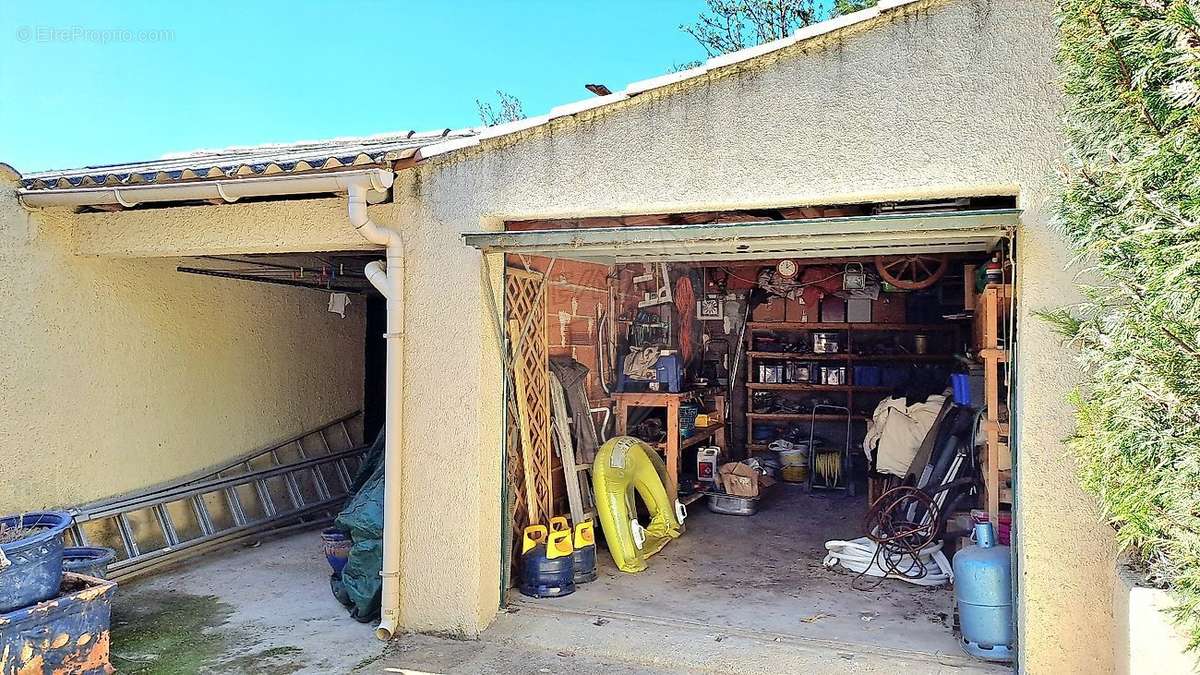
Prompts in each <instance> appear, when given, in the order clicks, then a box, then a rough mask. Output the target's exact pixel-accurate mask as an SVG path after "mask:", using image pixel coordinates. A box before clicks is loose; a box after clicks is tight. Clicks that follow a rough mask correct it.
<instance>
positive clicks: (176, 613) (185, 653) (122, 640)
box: [111, 591, 233, 675]
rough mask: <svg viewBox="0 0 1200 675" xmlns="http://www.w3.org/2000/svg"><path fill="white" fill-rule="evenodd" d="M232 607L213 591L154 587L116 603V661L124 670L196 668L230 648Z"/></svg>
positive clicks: (165, 674)
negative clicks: (200, 592) (227, 628)
mask: <svg viewBox="0 0 1200 675" xmlns="http://www.w3.org/2000/svg"><path fill="white" fill-rule="evenodd" d="M232 614H233V608H232V607H230V606H229V605H227V604H225V603H223V602H220V601H219V600H217V599H216V598H215V597H213V596H201V595H189V594H186V593H171V592H163V591H151V592H144V593H137V594H136V595H131V596H129V597H125V598H121V597H120V596H118V598H117V601H116V602H114V603H113V616H112V630H111V638H112V647H111V650H112V660H113V665H114V666H116V668H117V669H118V670H119V671H121V672H124V673H154V674H155V675H159V674H161V675H169V674H174V673H180V674H182V673H196V672H200V670H201V669H202V668H203V667H204V666H205V665H206V664H207V663H209V662H210V661H212V660H214V659H216V658H217V657H219V656H220V655H221V654H222V653H223V652H224V651H225V649H226V647H227V644H228V641H229V639H230V637H231V636H229V635H228V634H226V633H223V632H222V631H220V630H214V629H217V628H219V627H220V626H222V625H224V624H225V623H226V622H227V621H228V620H229V617H230V616H231V615H232Z"/></svg>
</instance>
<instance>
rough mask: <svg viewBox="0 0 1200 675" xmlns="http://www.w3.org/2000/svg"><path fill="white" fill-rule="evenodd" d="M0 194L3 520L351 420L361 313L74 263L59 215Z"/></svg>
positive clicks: (169, 272) (171, 273)
mask: <svg viewBox="0 0 1200 675" xmlns="http://www.w3.org/2000/svg"><path fill="white" fill-rule="evenodd" d="M0 187H2V189H0V289H2V290H0V315H2V316H3V321H2V323H0V359H2V362H3V364H4V365H3V368H0V410H2V411H3V414H0V453H2V459H0V464H2V465H3V466H4V469H3V470H0V512H4V513H7V512H12V511H19V510H29V509H35V508H42V507H51V506H62V505H70V504H76V503H80V502H84V501H87V500H92V499H97V498H102V497H106V496H110V495H115V494H119V493H123V492H127V491H130V490H134V489H137V488H142V487H146V486H148V485H151V484H155V483H159V482H162V481H165V480H169V479H172V478H175V477H178V476H182V475H185V474H188V473H191V472H193V471H196V470H199V469H201V468H204V467H207V466H209V465H212V464H214V463H216V462H218V461H220V460H223V459H227V458H229V457H231V456H234V455H237V454H240V453H242V452H246V451H249V450H252V449H255V448H257V447H259V446H262V445H264V444H266V443H268V442H270V441H272V440H275V439H282V438H285V437H287V436H290V435H293V434H295V433H297V432H299V431H302V430H304V429H306V428H310V427H312V426H315V425H317V424H320V423H322V422H325V421H328V420H329V419H331V418H333V417H336V416H338V415H340V414H342V413H345V412H350V411H353V410H356V409H358V408H360V407H361V405H362V394H363V375H362V373H363V324H364V306H363V305H362V304H361V303H359V304H352V305H351V306H350V309H349V313H348V314H347V316H346V318H345V319H341V318H339V317H338V316H337V315H335V314H330V313H329V312H328V311H327V310H326V302H327V296H326V295H325V294H323V293H320V292H317V291H310V290H305V289H294V288H286V287H282V286H268V285H266V284H252V283H246V282H238V281H231V280H223V279H215V278H210V277H199V276H194V275H187V274H181V273H179V272H176V271H175V266H176V265H177V264H178V260H177V259H172V258H154V259H113V258H97V257H85V256H78V255H75V254H74V253H73V251H74V250H75V249H76V244H75V235H76V234H78V229H77V227H76V225H75V223H74V222H73V220H72V219H71V218H70V217H69V216H68V215H67V214H65V213H57V214H56V213H54V212H42V213H30V212H28V211H26V210H24V209H23V208H21V207H20V206H19V205H18V204H17V202H16V200H15V197H14V193H13V188H14V187H15V186H14V184H13V183H11V182H7V181H6V182H5V183H4V184H3V186H0ZM161 216H162V214H161V213H159V214H156V217H161Z"/></svg>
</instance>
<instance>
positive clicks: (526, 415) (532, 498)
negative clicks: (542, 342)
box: [508, 319, 549, 523]
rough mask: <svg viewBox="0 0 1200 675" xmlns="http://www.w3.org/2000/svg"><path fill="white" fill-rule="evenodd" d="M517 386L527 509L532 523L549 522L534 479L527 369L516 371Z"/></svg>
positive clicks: (515, 324) (514, 328)
mask: <svg viewBox="0 0 1200 675" xmlns="http://www.w3.org/2000/svg"><path fill="white" fill-rule="evenodd" d="M508 328H509V331H510V332H511V333H512V334H513V335H518V334H520V332H521V322H519V321H517V320H515V319H514V320H512V321H509V322H508ZM514 371H515V372H514V375H515V376H516V384H517V410H518V411H519V413H520V415H521V424H520V427H521V468H522V469H523V472H524V478H525V507H526V509H527V510H528V513H529V522H530V523H544V522H548V519H549V517H548V516H547V517H546V518H543V515H545V514H543V513H542V508H541V500H539V499H538V492H537V482H536V480H535V479H534V474H535V473H537V467H536V466H535V462H534V457H533V455H534V453H535V452H536V451H535V449H534V445H533V443H534V441H533V435H532V434H531V433H530V429H529V426H530V424H531V421H530V405H529V399H528V397H526V396H525V395H524V393H523V392H524V391H525V390H526V389H527V388H528V387H529V382H528V379H529V375H528V371H527V369H526V368H523V367H521V366H520V365H518V366H517V367H516V368H515V369H514Z"/></svg>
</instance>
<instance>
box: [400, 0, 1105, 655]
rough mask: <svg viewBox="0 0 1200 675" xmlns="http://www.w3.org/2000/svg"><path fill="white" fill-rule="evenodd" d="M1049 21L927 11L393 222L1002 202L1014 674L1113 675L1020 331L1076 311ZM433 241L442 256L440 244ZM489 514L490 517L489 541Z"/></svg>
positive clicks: (1059, 357) (780, 63)
mask: <svg viewBox="0 0 1200 675" xmlns="http://www.w3.org/2000/svg"><path fill="white" fill-rule="evenodd" d="M1051 6H1052V3H1051V2H1050V1H1049V0H1036V1H1021V2H1016V1H1003V2H1001V1H986V0H953V1H951V2H947V3H929V4H927V5H924V6H922V7H918V8H916V9H915V10H913V11H910V12H907V13H906V14H905V15H904V17H903V18H898V19H892V20H888V21H885V22H883V24H882V25H878V26H875V27H873V28H872V29H871V30H869V31H865V32H860V33H857V34H855V35H852V36H849V37H846V38H845V39H839V40H835V41H832V42H830V43H828V44H826V45H825V47H824V48H819V47H814V46H812V45H808V46H801V47H798V48H796V49H792V50H790V51H789V52H786V53H784V54H783V55H781V56H780V57H779V58H777V59H774V60H772V59H765V60H760V61H758V62H754V63H752V64H749V65H747V66H746V67H744V68H742V69H736V68H735V69H734V71H735V72H734V73H733V74H727V73H719V74H718V75H717V76H714V77H712V78H711V81H709V82H707V83H702V84H700V85H687V86H684V87H683V88H681V90H679V91H672V92H666V93H658V92H655V93H649V94H645V95H642V96H639V97H637V98H635V99H633V100H631V101H629V102H627V103H623V104H619V105H617V106H615V109H611V108H610V109H602V110H600V111H599V112H598V113H596V114H591V113H585V114H583V115H581V116H579V117H578V118H575V119H567V120H563V121H561V122H556V123H554V124H552V125H551V126H550V127H549V128H548V129H541V130H537V131H534V132H532V133H529V134H526V135H525V136H524V137H522V138H519V139H517V140H515V141H510V140H506V139H501V140H499V141H494V142H490V143H488V142H485V144H484V145H483V146H482V147H481V148H479V149H477V150H468V151H464V152H462V153H460V154H459V155H457V156H452V157H451V158H449V159H448V160H445V161H441V162H435V163H432V164H430V165H425V166H422V167H419V168H418V169H417V170H416V171H411V172H404V173H402V174H401V175H400V176H399V178H398V179H397V186H396V188H395V198H396V200H397V210H396V217H397V218H398V219H399V220H398V221H397V222H401V223H404V225H405V227H406V229H407V231H409V232H412V233H416V232H421V231H425V230H431V231H438V232H458V231H462V230H471V229H480V228H484V227H494V226H495V224H496V223H497V222H499V221H500V220H502V219H504V218H529V217H539V216H572V215H592V214H623V213H636V212H661V211H690V210H705V209H719V208H727V207H746V206H760V205H771V204H774V205H793V204H805V203H812V204H828V203H838V202H842V201H854V200H865V199H871V200H878V199H889V198H896V199H900V198H915V197H922V196H941V195H946V196H960V195H970V194H996V193H1005V194H1017V195H1018V196H1019V203H1020V206H1021V208H1023V209H1025V214H1024V217H1023V227H1022V229H1021V232H1020V237H1021V241H1020V247H1019V251H1018V253H1019V256H1020V264H1021V270H1020V273H1019V276H1018V279H1017V285H1018V293H1019V296H1020V300H1021V305H1020V321H1021V345H1020V353H1019V362H1020V382H1019V386H1020V390H1021V393H1020V399H1019V404H1018V406H1017V410H1016V414H1017V415H1018V419H1019V420H1020V422H1019V424H1020V427H1019V433H1020V439H1019V442H1018V447H1019V453H1020V456H1019V462H1020V466H1021V469H1022V471H1021V473H1020V476H1019V479H1018V480H1019V482H1018V486H1017V493H1018V499H1019V502H1020V504H1019V509H1018V516H1017V520H1018V531H1019V533H1020V534H1019V536H1020V537H1021V543H1022V547H1023V548H1022V550H1021V555H1020V556H1019V560H1018V561H1017V562H1018V565H1019V570H1020V572H1019V574H1020V580H1019V581H1020V584H1021V591H1022V602H1021V607H1020V640H1021V648H1022V653H1023V656H1024V661H1023V668H1024V670H1025V671H1027V672H1032V673H1104V672H1108V671H1109V670H1111V668H1112V663H1111V658H1110V656H1109V655H1108V654H1107V653H1106V650H1104V649H1096V647H1095V646H1096V645H1097V644H1107V643H1108V642H1109V640H1110V637H1111V635H1112V608H1111V598H1110V596H1109V594H1107V593H1104V592H1103V591H1099V592H1096V591H1094V590H1093V591H1089V590H1088V589H1089V588H1090V589H1103V588H1107V587H1108V586H1107V584H1108V581H1109V580H1110V579H1111V575H1112V566H1111V560H1112V556H1113V543H1112V537H1111V535H1110V532H1109V531H1108V529H1107V528H1106V527H1104V526H1103V525H1101V523H1100V518H1099V515H1098V514H1097V512H1096V509H1095V508H1094V507H1093V504H1092V501H1091V500H1090V499H1089V498H1088V497H1086V496H1085V495H1084V494H1083V493H1082V491H1081V490H1080V488H1079V487H1078V485H1077V482H1076V480H1075V475H1076V468H1075V465H1074V463H1073V462H1072V460H1071V459H1070V458H1069V456H1068V454H1067V452H1066V450H1065V448H1064V446H1063V445H1062V443H1061V442H1060V439H1062V438H1064V437H1065V436H1067V435H1068V433H1069V431H1070V429H1071V413H1070V409H1069V406H1068V405H1067V403H1066V402H1065V400H1064V399H1065V396H1066V393H1067V392H1068V390H1069V389H1070V387H1071V386H1072V383H1073V382H1074V378H1075V375H1074V374H1073V373H1072V372H1071V369H1070V368H1064V367H1063V366H1064V363H1066V362H1067V360H1068V357H1067V355H1066V353H1065V351H1064V349H1063V348H1062V347H1061V346H1060V344H1059V340H1058V339H1057V337H1056V336H1055V335H1053V334H1052V333H1051V331H1050V330H1049V329H1048V328H1047V327H1046V326H1044V325H1043V324H1041V323H1039V321H1038V320H1037V319H1035V318H1033V317H1032V313H1033V312H1034V311H1036V310H1038V309H1045V308H1049V307H1054V306H1058V305H1061V304H1063V303H1066V302H1070V301H1071V300H1072V299H1074V298H1075V297H1077V296H1076V294H1075V292H1074V290H1073V285H1072V283H1071V282H1072V271H1069V270H1067V269H1066V265H1067V261H1068V256H1067V254H1066V252H1065V247H1064V244H1063V242H1062V240H1061V239H1060V238H1059V237H1058V236H1057V235H1055V234H1054V233H1053V232H1052V231H1051V227H1050V225H1049V224H1048V220H1049V215H1048V209H1047V200H1048V199H1049V197H1050V195H1051V193H1052V191H1053V187H1054V180H1055V178H1054V175H1055V174H1054V169H1055V165H1056V163H1057V161H1058V157H1059V154H1060V151H1061V147H1060V143H1061V139H1060V136H1059V133H1058V113H1059V106H1060V104H1061V101H1060V98H1059V95H1058V92H1057V89H1056V86H1055V84H1054V80H1055V77H1056V72H1055V69H1054V67H1053V63H1052V55H1053V50H1054V44H1055V40H1056V35H1055V31H1054V27H1053V20H1052V17H1051ZM805 52H807V53H805ZM421 236H422V237H423V238H427V240H428V241H430V242H431V243H433V241H434V238H433V235H421ZM437 241H438V242H444V243H445V244H446V245H450V246H454V245H455V242H454V241H453V237H451V236H438V237H437ZM456 250H461V249H456ZM425 253H426V254H433V251H427V252H425ZM444 257H445V256H444V254H441V253H440V252H439V253H438V254H437V259H438V260H442V259H444ZM454 262H455V264H454V266H453V267H452V268H444V269H442V270H441V271H440V273H439V276H438V278H439V279H441V280H447V281H449V282H450V283H449V284H447V285H462V286H467V285H469V284H472V283H474V282H475V279H477V277H478V274H479V271H478V261H477V259H476V258H475V257H473V256H469V255H466V256H463V255H459V254H457V253H456V254H455V258H454ZM422 268H423V269H424V270H426V271H429V272H433V271H434V270H433V268H432V267H430V266H429V265H422ZM448 277H449V278H448ZM458 303H462V304H458ZM477 303H478V298H476V297H475V296H474V294H467V293H462V294H459V293H456V294H454V295H453V296H452V297H451V298H449V302H448V303H447V304H446V305H445V307H446V309H447V310H449V311H457V312H461V313H462V315H464V316H466V315H469V314H471V313H473V312H475V311H477V309H476V306H477ZM483 332H484V331H482V330H481V331H480V333H481V335H482V333H483ZM410 335H411V332H410ZM485 356H486V357H487V358H486V359H485V360H484V361H481V362H479V363H478V365H479V366H480V367H482V368H485V369H486V371H492V372H495V364H494V363H493V362H492V358H493V357H494V354H493V353H491V352H489V353H487V354H485ZM471 365H472V366H474V365H476V364H475V363H474V362H472V363H471ZM499 383H500V378H499V377H498V376H496V377H495V379H494V380H491V381H490V384H491V387H492V390H491V391H492V395H491V396H490V397H489V396H487V393H488V392H487V389H486V388H485V390H484V391H483V392H482V393H483V394H484V396H483V403H484V406H483V407H481V408H480V409H479V414H480V415H481V417H480V419H481V420H485V419H486V420H491V419H494V418H496V417H498V415H499V410H498V406H499V401H500V386H499ZM483 384H484V386H485V387H487V386H488V385H489V380H488V379H487V378H486V377H485V378H484V380H483ZM410 409H411V408H410ZM428 414H429V415H434V414H435V413H433V412H432V411H431V412H429V413H428ZM498 438H499V434H498V433H496V434H495V435H494V436H493V437H492V438H489V437H487V436H486V435H485V436H483V437H481V442H482V443H484V445H482V446H481V451H482V452H483V453H485V454H486V457H485V458H484V459H483V460H482V464H484V465H498V464H499V444H498V443H497V442H496V439H498ZM472 488H473V486H472ZM491 498H492V499H493V502H492V503H493V504H494V503H495V502H494V499H495V497H494V496H492V497H491ZM495 509H496V507H495V506H492V507H490V508H489V509H488V510H487V511H486V512H485V515H486V517H487V518H488V519H489V522H488V523H487V525H488V526H489V527H490V526H491V522H490V513H492V512H493V511H494V510H495ZM484 572H487V570H486V569H485V570H484ZM489 600H490V598H489Z"/></svg>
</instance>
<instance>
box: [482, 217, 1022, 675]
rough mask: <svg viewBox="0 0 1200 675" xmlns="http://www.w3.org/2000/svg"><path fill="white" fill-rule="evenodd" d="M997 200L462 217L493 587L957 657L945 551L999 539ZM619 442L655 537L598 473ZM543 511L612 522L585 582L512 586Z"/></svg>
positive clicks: (1010, 326)
mask: <svg viewBox="0 0 1200 675" xmlns="http://www.w3.org/2000/svg"><path fill="white" fill-rule="evenodd" d="M1018 218H1019V212H1018V211H1017V210H1016V209H1015V200H1014V199H1013V198H1012V197H1004V196H1000V197H983V198H980V197H975V198H969V199H968V198H964V199H956V200H946V201H938V202H913V203H889V204H858V205H840V206H829V207H803V208H800V207H798V208H794V209H770V210H755V211H727V212H719V213H688V214H662V215H649V216H636V217H614V218H586V219H572V220H542V221H521V222H510V223H508V224H507V225H506V229H505V231H504V232H497V233H486V234H484V233H480V234H473V235H467V236H466V239H467V242H468V243H470V244H472V245H475V246H477V247H479V248H481V249H483V250H484V251H492V252H503V253H504V256H503V259H504V265H505V293H504V298H502V299H497V302H496V305H497V307H496V311H497V313H498V318H499V320H500V321H501V322H502V327H503V329H504V331H505V333H506V344H505V352H504V353H505V354H506V355H507V356H508V358H509V360H508V363H507V368H506V374H505V379H506V382H505V390H506V392H507V397H506V403H507V417H508V425H507V437H506V455H505V456H506V469H505V472H506V490H507V495H506V499H505V503H506V504H507V510H506V513H505V522H506V524H507V527H506V530H505V536H506V538H505V541H504V542H503V547H504V550H505V551H506V552H507V553H508V554H509V557H508V559H507V560H506V561H505V570H504V572H505V580H506V582H505V586H506V588H507V587H509V586H511V587H512V589H511V590H510V591H509V592H508V596H507V597H508V601H509V602H512V603H536V604H538V605H542V606H547V607H558V608H563V609H570V610H577V611H586V612H595V613H600V614H603V613H605V612H611V613H623V614H634V615H638V616H643V617H650V618H654V619H660V620H667V621H683V622H688V623H693V624H702V625H706V626H711V627H712V628H713V630H714V631H717V632H720V631H731V632H734V633H736V632H737V631H743V632H746V633H751V634H755V635H759V636H768V637H770V636H781V637H788V638H802V639H815V640H823V641H829V642H831V643H838V644H843V645H858V646H863V647H867V648H884V649H890V650H905V651H908V652H918V653H926V654H938V655H939V657H953V656H955V655H959V656H961V651H960V649H959V645H958V642H959V637H958V635H957V634H956V632H957V625H956V615H955V601H954V591H953V587H952V584H951V578H950V577H951V567H952V565H951V563H950V560H951V559H952V558H953V557H954V555H955V552H956V550H959V549H961V548H962V547H964V546H966V545H968V544H969V543H970V536H971V533H972V530H973V525H974V523H976V522H991V523H993V526H994V528H995V530H996V531H997V533H998V536H999V539H1000V541H1001V542H1002V543H1003V544H1005V545H1007V544H1008V543H1009V538H1010V531H1011V509H1012V503H1013V497H1012V489H1011V479H1012V471H1013V466H1012V446H1013V445H1014V444H1013V443H1012V442H1011V441H1010V433H1011V432H1010V429H1013V428H1014V424H1015V420H1011V419H1010V418H1009V407H1008V401H1009V400H1011V397H1012V396H1013V395H1014V392H1013V391H1012V386H1011V380H1010V378H1009V374H1010V371H1011V370H1012V366H1013V364H1012V359H1011V355H1012V354H1013V353H1014V352H1013V347H1014V344H1015V339H1016V327H1015V324H1014V321H1013V316H1014V314H1013V311H1012V309H1013V303H1014V296H1013V293H1012V290H1011V289H1012V285H1011V284H1012V279H1013V272H1014V269H1013V266H1014V261H1013V257H1012V253H1013V251H1014V248H1013V242H1014V232H1015V228H1016V225H1017V222H1018ZM621 437H632V438H634V439H637V440H636V441H628V442H621V441H614V442H613V443H618V444H619V443H625V445H621V446H620V447H619V448H618V449H617V450H615V451H614V450H612V446H613V443H610V441H611V440H612V439H614V438H621ZM606 444H607V448H608V449H606ZM631 448H641V449H644V451H645V452H646V454H647V455H649V462H650V464H651V465H654V466H656V467H657V472H658V474H659V476H658V482H659V483H660V484H661V485H662V487H663V490H664V491H665V493H666V497H667V499H668V500H669V501H670V503H671V504H675V503H676V502H677V503H678V504H679V506H678V507H677V508H678V509H679V511H678V512H677V513H676V514H675V516H676V520H678V519H680V518H682V522H681V523H679V524H678V528H677V530H675V531H672V532H669V533H667V534H666V535H664V536H662V537H660V538H661V539H663V540H664V541H657V540H655V538H654V530H655V528H656V527H657V525H656V522H657V523H658V525H661V524H662V522H661V521H662V520H663V519H664V518H665V519H666V520H667V521H670V520H671V519H670V517H669V516H668V515H664V514H663V513H662V511H663V509H661V508H657V509H656V508H655V504H654V499H653V497H652V495H651V494H650V493H649V492H647V491H644V490H642V488H641V486H640V484H639V485H638V487H637V488H636V489H635V488H634V487H626V485H625V484H619V485H618V486H617V488H615V490H616V491H615V492H614V491H613V490H614V489H613V488H611V484H612V481H613V480H618V481H619V480H620V477H618V478H616V479H614V478H613V474H614V472H613V471H612V470H611V469H610V465H611V466H616V463H615V462H614V460H613V456H614V452H615V453H629V452H641V450H632V449H631ZM623 456H624V455H623ZM621 461H622V462H624V461H626V460H625V459H622V460H621ZM622 466H623V467H624V466H628V465H622ZM617 473H619V472H617ZM645 473H651V474H652V473H653V472H651V471H649V470H645ZM637 480H640V479H633V482H637ZM650 482H654V481H653V480H651V481H650ZM622 491H624V492H622ZM613 494H617V495H618V496H616V497H613V496H611V495H613ZM614 509H615V510H616V511H618V512H619V513H617V514H616V515H615V516H612V515H611V514H610V517H606V514H605V511H610V512H611V511H613V510H614ZM684 511H686V517H684V516H685V514H684ZM556 519H565V520H566V521H568V522H569V524H570V525H571V526H577V525H578V524H579V523H581V522H592V523H594V524H595V525H596V526H597V527H598V528H599V529H600V530H605V529H606V526H607V529H608V530H614V531H601V532H599V533H598V534H597V536H596V540H597V542H598V550H597V552H596V553H597V555H596V558H597V561H598V562H597V568H598V569H597V579H596V580H595V581H592V582H589V583H579V584H578V585H576V586H575V590H574V591H573V592H570V593H563V594H561V597H542V598H533V597H529V595H528V591H529V590H530V589H528V588H527V589H525V590H526V594H522V593H521V586H522V567H523V564H528V562H529V555H528V554H529V552H530V550H533V552H534V553H536V552H537V549H536V547H535V546H534V544H531V543H530V542H534V543H536V541H537V538H538V537H539V536H541V535H539V534H538V533H537V532H536V529H537V528H536V526H539V525H542V526H546V527H547V528H548V530H550V531H551V532H552V531H553V530H554V529H555V525H554V521H555V520H556ZM633 520H636V521H637V522H636V523H633V522H630V521H633ZM560 522H561V521H560ZM530 526H535V527H534V530H535V531H533V533H532V534H527V533H528V532H529V529H528V528H530ZM660 529H661V528H660ZM615 530H622V532H616V531H615ZM626 530H628V531H626ZM647 531H649V532H647ZM660 534H661V532H660ZM623 535H632V537H633V539H632V540H636V541H634V546H635V547H636V548H637V550H636V551H634V549H632V548H629V549H628V550H626V549H627V547H623V546H622V545H621V543H620V541H621V539H622V536H623ZM647 537H649V539H647ZM647 541H650V542H651V543H650V544H647V543H646V542H647ZM584 543H585V544H586V542H584ZM575 544H576V545H579V544H580V542H579V541H578V540H576V541H575ZM531 547H532V549H531ZM614 549H615V550H614ZM631 552H632V557H633V558H636V560H633V561H632V562H631V561H630V560H629V559H628V558H630V557H631V556H630V553H631ZM906 554H907V555H906ZM526 581H528V579H526ZM543 590H544V589H543ZM546 594H547V593H534V595H546ZM548 594H549V595H557V594H558V593H555V592H550V593H548Z"/></svg>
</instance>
